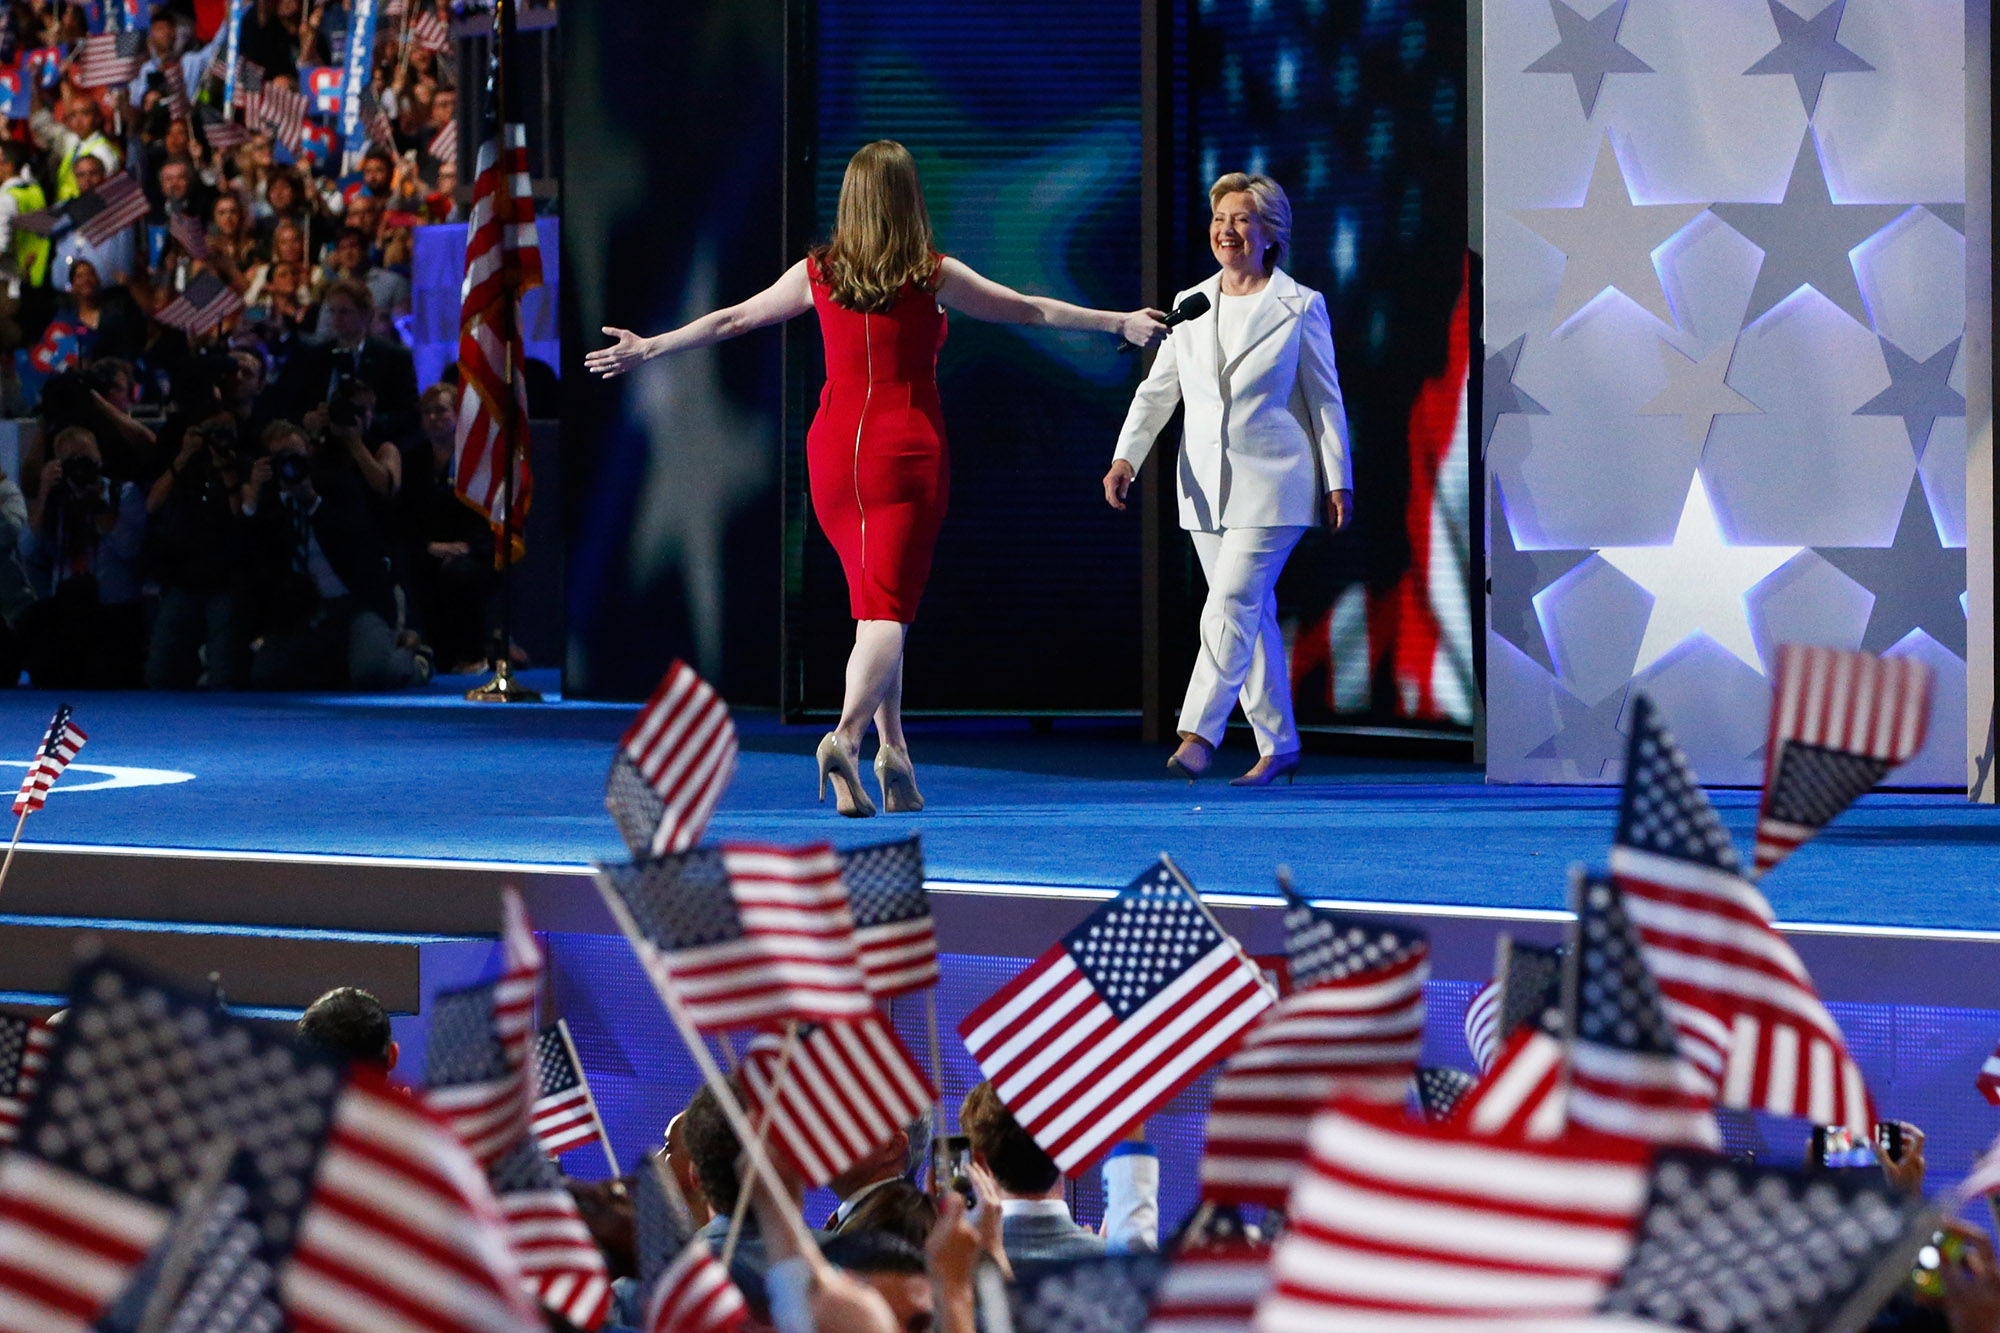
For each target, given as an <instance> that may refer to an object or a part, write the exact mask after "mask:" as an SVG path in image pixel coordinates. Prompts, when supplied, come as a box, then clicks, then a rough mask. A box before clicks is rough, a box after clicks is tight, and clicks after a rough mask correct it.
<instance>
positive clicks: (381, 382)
mask: <svg viewBox="0 0 2000 1333" xmlns="http://www.w3.org/2000/svg"><path fill="white" fill-rule="evenodd" d="M325 310H326V324H327V328H328V329H330V330H331V336H329V337H327V338H326V339H324V340H323V341H319V342H313V343H308V344H307V345H306V346H305V347H303V348H301V349H300V350H299V351H298V352H297V353H295V354H294V355H293V357H292V359H291V362H290V363H289V364H288V365H287V366H286V367H285V374H284V378H283V380H282V381H281V384H280V393H279V397H280V400H281V401H282V402H283V403H284V404H285V405H286V411H285V415H286V416H287V417H290V418H292V419H293V420H302V419H304V417H305V414H306V413H307V412H309V411H311V410H312V409H313V408H315V407H318V406H319V405H320V404H321V403H328V402H332V401H333V396H334V391H335V390H336V389H338V388H339V387H340V383H341V381H342V380H347V379H358V380H360V381H361V382H362V383H364V384H367V385H370V386H371V387H373V388H374V390H375V420H374V426H375V432H376V434H377V436H378V437H379V438H380V439H385V440H401V439H403V438H405V437H407V436H409V435H411V434H413V433H415V431H416V429H417V371H416V365H415V363H414V362H413V361H412V360H411V359H410V353H409V349H408V348H405V347H403V346H401V345H400V344H398V343H396V342H394V341H393V340H391V339H388V338H379V337H372V336H370V335H369V332H368V325H369V321H370V320H371V319H372V318H373V317H374V313H375V298H374V296H373V295H372V294H370V292H369V290H368V284H367V283H365V282H360V281H357V280H354V279H351V278H343V279H341V280H340V281H338V282H335V283H334V284H333V285H332V286H331V287H329V288H327V292H326V301H325ZM373 442H374V441H370V443H373Z"/></svg>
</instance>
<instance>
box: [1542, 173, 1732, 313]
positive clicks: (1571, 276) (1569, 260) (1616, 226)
mask: <svg viewBox="0 0 2000 1333" xmlns="http://www.w3.org/2000/svg"><path fill="white" fill-rule="evenodd" d="M1704 207H1706V205H1703V204H1639V203H1634V202H1633V201H1632V194H1631V191H1630V190H1629V189H1627V188H1626V185H1625V176H1624V173H1623V172H1622V171H1621V170H1620V169H1619V166H1618V154H1617V153H1616V152H1615V151H1613V149H1612V147H1611V138H1610V136H1609V135H1607V136H1605V139H1604V142H1603V143H1602V144H1601V145H1600V146H1599V147H1598V150H1597V164H1596V166H1595V167H1593V168H1592V169H1591V173H1590V187H1589V189H1588V190H1586V191H1585V193H1584V197H1583V203H1582V204H1580V205H1579V206H1577V207H1575V208H1517V209H1514V210H1513V213H1514V216H1515V217H1517V218H1519V219H1520V220H1521V222H1522V224H1523V225H1524V226H1526V227H1528V228H1530V229H1531V230H1533V231H1534V233H1535V234H1536V235H1538V236H1540V237H1541V238H1542V239H1543V240H1545V241H1547V242H1548V243H1549V244H1550V245H1553V246H1554V247H1555V248H1556V249H1558V250H1560V251H1562V252H1563V255H1564V256H1565V258H1566V262H1565V263H1564V264H1563V275H1562V285H1561V286H1560V287H1559V288H1558V289H1557V291H1556V308H1555V314H1554V317H1553V319H1552V321H1551V327H1555V326H1557V325H1561V324H1562V323H1564V322H1565V321H1567V320H1568V319H1569V318H1570V316H1572V315H1574V314H1576V312H1577V311H1579V310H1581V309H1583V308H1584V306H1586V305H1588V304H1590V302H1591V301H1592V300H1594V299H1595V298H1596V296H1597V294H1598V293H1599V292H1602V291H1603V290H1604V289H1605V288H1607V287H1615V288H1617V289H1618V290H1619V291H1621V292H1623V293H1624V294H1625V295H1626V296H1627V297H1629V298H1630V299H1631V300H1632V301H1633V302H1634V303H1635V304H1636V305H1638V307H1639V308H1640V309H1642V310H1644V311H1646V312H1647V313H1648V314H1650V315H1652V316H1653V317H1654V318H1655V319H1657V320H1659V321H1660V322H1661V323H1662V324H1666V325H1669V326H1672V325H1673V324H1674V322H1675V321H1674V314H1673V310H1672V309H1671V308H1670V307H1669V306H1668V305H1667V293H1666V289H1665V288H1664V287H1662V286H1661V285H1660V273H1659V270H1658V269H1656V268H1655V267H1653V251H1655V250H1657V249H1659V247H1660V246H1661V245H1663V244H1665V243H1666V241H1667V240H1668V239H1669V238H1670V237H1672V236H1673V234H1674V233H1675V232H1677V231H1679V230H1680V229H1681V228H1682V227H1685V226H1686V225H1687V224H1688V223H1690V222H1692V221H1693V220H1694V219H1695V218H1696V217H1698V216H1700V214H1701V211H1702V209H1703V208H1704Z"/></svg>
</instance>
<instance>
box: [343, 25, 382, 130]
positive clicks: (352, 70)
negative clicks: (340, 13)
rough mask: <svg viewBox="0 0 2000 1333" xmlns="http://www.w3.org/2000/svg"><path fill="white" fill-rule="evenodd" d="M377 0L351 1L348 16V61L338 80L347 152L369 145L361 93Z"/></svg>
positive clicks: (370, 55)
mask: <svg viewBox="0 0 2000 1333" xmlns="http://www.w3.org/2000/svg"><path fill="white" fill-rule="evenodd" d="M375 4H376V0H354V9H353V12H352V13H351V14H349V15H348V23H347V60H346V63H345V65H344V66H343V69H342V77H341V80H340V134H341V138H342V140H343V141H344V142H345V144H346V147H347V151H348V152H350V153H358V152H361V151H362V150H363V149H365V148H367V146H368V130H367V128H366V127H365V126H364V125H363V124H362V123H361V94H362V92H363V91H364V90H365V89H366V88H367V87H368V78H369V74H370V72H371V71H370V68H369V62H370V61H371V60H372V59H373V58H374V54H375Z"/></svg>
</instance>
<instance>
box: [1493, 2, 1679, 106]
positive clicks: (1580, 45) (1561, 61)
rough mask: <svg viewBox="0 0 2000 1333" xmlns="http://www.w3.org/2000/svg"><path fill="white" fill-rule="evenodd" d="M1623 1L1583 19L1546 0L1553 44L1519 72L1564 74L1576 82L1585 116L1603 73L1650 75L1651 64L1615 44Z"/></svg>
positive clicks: (1592, 101) (1572, 10)
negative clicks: (1552, 19)
mask: <svg viewBox="0 0 2000 1333" xmlns="http://www.w3.org/2000/svg"><path fill="white" fill-rule="evenodd" d="M1626 3H1627V0H1614V3H1612V4H1610V5H1608V6H1606V7H1605V9H1604V10H1603V12H1602V13H1600V14H1598V16H1597V17H1596V18H1590V19H1587V18H1585V17H1584V16H1583V15H1581V14H1579V13H1577V12H1576V11H1575V10H1574V9H1571V8H1570V7H1569V6H1568V5H1566V4H1564V3H1563V0H1549V8H1550V9H1551V10H1553V11H1554V12H1555V19H1556V32H1557V34H1558V36H1559V38H1560V40H1558V41H1557V42H1556V44H1555V47H1554V48H1553V49H1552V50H1550V51H1548V52H1547V53H1546V54H1544V55H1542V56H1541V57H1540V58H1539V59H1537V60H1536V61H1535V63H1534V64H1532V65H1530V66H1528V68H1527V69H1526V70H1525V71H1523V72H1524V73H1528V74H1567V75H1569V76H1570V78H1571V79H1573V80H1575V82H1576V100H1577V101H1578V102H1579V103H1581V104H1582V106H1583V114H1584V116H1585V117H1586V118H1588V117H1589V116H1590V114H1591V112H1592V111H1594V110H1596V108H1597V94H1598V92H1599V91H1600V90H1601V89H1602V88H1603V87H1604V76H1605V75H1607V74H1651V73H1653V72H1654V71H1653V67H1652V66H1651V65H1649V64H1647V63H1646V62H1645V61H1643V60H1641V59H1639V57H1637V56H1635V55H1633V54H1632V53H1631V52H1630V51H1628V50H1626V49H1625V48H1624V47H1622V46H1620V45H1619V44H1618V27H1619V25H1620V24H1621V23H1623V22H1624V21H1625V5H1626Z"/></svg>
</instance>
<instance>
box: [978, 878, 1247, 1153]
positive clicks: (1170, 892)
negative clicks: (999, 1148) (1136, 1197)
mask: <svg viewBox="0 0 2000 1333" xmlns="http://www.w3.org/2000/svg"><path fill="white" fill-rule="evenodd" d="M1271 1004H1272V996H1271V993H1270V991H1269V990H1268V989H1267V988H1266V987H1265V984H1264V980H1263V978H1262V976H1261V975H1260V974H1259V973H1258V971H1257V969H1256V967H1255V965H1254V964H1252V963H1251V962H1250V961H1249V960H1248V959H1247V958H1246V957H1244V955H1243V953H1242V951H1241V950H1240V949H1239V948H1238V947H1237V946H1236V944H1235V942H1234V941H1233V940H1231V939H1230V938H1229V937H1228V936H1227V935H1224V934H1223V933H1222V931H1221V930H1219V929H1217V927H1216V926H1215V924H1214V922H1213V921H1212V920H1211V919H1210V918H1209V917H1208V915H1207V913H1206V911H1205V910H1204V909H1203V908H1202V906H1201V904H1200V902H1199V901H1198V900H1197V899H1196V898H1195V897H1194V891H1193V890H1192V889H1190V888H1189V887H1187V885H1186V884H1185V883H1184V882H1183V881H1182V880H1181V878H1180V876H1179V874H1178V873H1177V872H1176V871H1175V870H1174V869H1173V867H1172V866H1171V865H1169V864H1168V863H1167V862H1166V861H1165V859H1164V858H1163V859H1162V860H1161V861H1160V862H1159V863H1158V864H1156V865H1154V866H1153V867H1152V868H1151V869H1149V870H1147V871H1146V872H1145V873H1144V874H1142V875H1140V876H1139V878H1137V879H1135V880H1133V881H1132V883H1131V884H1130V885H1128V886H1127V887H1126V888H1125V889H1124V891H1123V892H1121V893H1119V895H1118V896H1117V897H1115V898H1113V899H1112V900H1111V901H1110V902H1107V903H1105V904H1104V905H1103V906H1101V907H1099V908H1098V909H1097V910H1096V911H1094V912H1092V913H1091V914H1090V915H1089V916H1088V917H1086V918H1085V919H1084V921H1083V923H1082V924H1081V925H1079V926H1077V927H1076V929H1074V930H1072V931H1070V932H1069V934H1067V935H1065V936H1063V937H1062V939H1060V940H1058V941H1057V942H1056V943H1055V944H1054V945H1053V946H1051V947H1050V949H1049V950H1048V951H1047V952H1046V953H1044V954H1043V955H1042V956H1041V957H1040V958H1038V959H1036V960H1035V962H1034V963H1032V964H1030V965H1029V967H1028V968H1027V969H1026V970H1025V971H1023V972H1022V973H1021V974H1020V975H1019V976H1018V977H1016V978H1015V979H1014V980H1013V981H1011V982H1009V983H1008V984H1007V985H1005V986H1003V987H1002V988H1001V989H1000V990H999V991H998V992H997V993H996V994H995V995H993V996H992V998H990V999H988V1000H987V1001H986V1002H985V1003H984V1004H982V1005H980V1006H979V1007H978V1008H977V1009H974V1010H973V1011H972V1013H971V1014H970V1015H968V1016H967V1018H966V1019H965V1021H964V1022H963V1023H961V1024H959V1029H958V1030H959V1034H960V1035H961V1036H962V1037H964V1039H965V1047H966V1049H967V1050H968V1051H970V1052H971V1054H972V1058H973V1059H974V1060H976V1061H978V1063H979V1067H980V1069H981V1070H982V1071H983V1072H984V1073H985V1075H986V1077H987V1078H989V1079H991V1080H992V1081H993V1087H994V1090H995V1091H996V1092H997V1093H998V1094H999V1097H1000V1100H1001V1102H1002V1103H1004V1104H1005V1105H1006V1107H1007V1109H1008V1110H1010V1111H1012V1112H1013V1113H1014V1118H1015V1120H1016V1121H1018V1122H1019V1123H1020V1125H1021V1127H1022V1128H1023V1129H1025V1130H1027V1131H1028V1133H1029V1134H1030V1135H1032V1136H1033V1137H1034V1139H1035V1142H1037V1143H1039V1144H1040V1145H1041V1146H1042V1149H1043V1151H1045V1152H1047V1153H1048V1154H1049V1156H1050V1157H1052V1158H1054V1159H1055V1162H1056V1165H1057V1166H1059V1167H1061V1168H1062V1169H1063V1170H1064V1171H1065V1172H1070V1173H1074V1172H1076V1171H1078V1170H1080V1169H1081V1168H1083V1167H1085V1166H1088V1165H1089V1164H1090V1163H1091V1162H1093V1161H1095V1160H1096V1159H1097V1158H1098V1157H1099V1156H1101V1155H1102V1154H1103V1153H1105V1152H1106V1151H1108V1150H1109V1149H1110V1147H1111V1145H1112V1144H1114V1143H1116V1142H1117V1141H1118V1140H1119V1139H1121V1138H1123V1137H1124V1136H1125V1135H1126V1133H1128V1132H1129V1131H1130V1130H1131V1129H1132V1127H1133V1126H1134V1125H1136V1124H1138V1123H1139V1122H1140V1121H1142V1120H1144V1119H1145V1118H1146V1117H1147V1116H1149V1115H1151V1114H1152V1113H1153V1112H1154V1111H1155V1110H1157V1109H1158V1108H1159V1107H1160V1106H1162V1105H1164V1104H1165V1103H1166V1102H1167V1101H1169V1100H1170V1099H1171V1098H1172V1097H1173V1096H1174V1094H1175V1093H1177V1092H1179V1091H1180V1090H1181V1089H1182V1088H1183V1087H1185V1086H1187V1084H1189V1083H1190V1082H1192V1081H1193V1080H1194V1079H1195V1078H1197V1077H1199V1076H1200V1074H1201V1072H1202V1071H1203V1070H1204V1069H1206V1068H1207V1067H1208V1066H1210V1065H1211V1064H1213V1063H1215V1062H1216V1061H1217V1060H1220V1059H1221V1058H1223V1057H1224V1056H1225V1055H1227V1054H1228V1053H1229V1052H1230V1050H1231V1049H1233V1048H1234V1047H1235V1045H1236V1043H1237V1042H1238V1041H1239V1040H1241V1038H1242V1036H1243V1034H1244V1033H1246V1032H1248V1031H1249V1030H1250V1029H1251V1028H1252V1027H1254V1026H1255V1025H1256V1023H1257V1022H1258V1020H1259V1019H1261V1018H1262V1017H1263V1015H1264V1012H1265V1011H1266V1010H1268V1009H1269V1008H1270V1007H1271Z"/></svg>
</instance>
